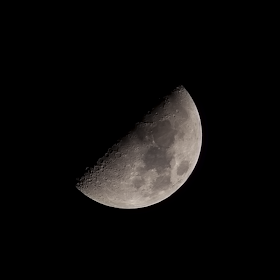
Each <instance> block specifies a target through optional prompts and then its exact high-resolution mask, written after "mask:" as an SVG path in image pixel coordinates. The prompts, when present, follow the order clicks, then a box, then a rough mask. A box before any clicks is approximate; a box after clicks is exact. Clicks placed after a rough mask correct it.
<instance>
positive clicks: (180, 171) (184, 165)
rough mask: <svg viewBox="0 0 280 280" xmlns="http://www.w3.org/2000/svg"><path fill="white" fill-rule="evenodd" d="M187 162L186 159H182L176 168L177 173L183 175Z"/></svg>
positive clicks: (187, 167) (187, 165) (187, 166)
mask: <svg viewBox="0 0 280 280" xmlns="http://www.w3.org/2000/svg"><path fill="white" fill-rule="evenodd" d="M189 165H190V164H189V162H188V161H187V160H183V161H182V162H181V163H180V165H179V166H178V168H177V175H180V176H181V175H183V174H185V173H186V172H187V171H188V170H189Z"/></svg>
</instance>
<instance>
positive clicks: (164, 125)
mask: <svg viewBox="0 0 280 280" xmlns="http://www.w3.org/2000/svg"><path fill="white" fill-rule="evenodd" d="M176 133H177V131H176V130H174V129H172V127H171V123H170V121H168V120H164V121H159V122H158V124H157V125H156V127H155V128H154V129H153V136H154V141H155V143H156V144H157V145H158V146H159V147H163V148H168V147H170V146H171V145H172V144H173V143H174V139H175V135H176Z"/></svg>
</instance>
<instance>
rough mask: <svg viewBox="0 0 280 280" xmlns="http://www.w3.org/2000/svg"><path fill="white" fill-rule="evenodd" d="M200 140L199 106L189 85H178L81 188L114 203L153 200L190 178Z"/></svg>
mask: <svg viewBox="0 0 280 280" xmlns="http://www.w3.org/2000/svg"><path fill="white" fill-rule="evenodd" d="M201 145H202V127H201V120H200V116H199V113H198V110H197V107H196V105H195V103H194V101H193V99H192V98H191V96H190V94H189V93H188V92H187V91H186V89H185V88H184V87H183V86H179V87H177V88H175V89H174V90H173V91H172V92H171V93H170V94H169V95H167V96H165V97H164V98H163V100H162V102H161V103H160V104H159V105H158V106H157V107H155V108H153V110H152V111H151V112H148V113H147V114H146V115H145V116H144V117H143V119H142V120H141V121H140V122H138V123H136V124H135V127H134V128H133V129H132V130H131V131H130V132H129V133H128V134H127V135H126V136H124V137H123V138H122V139H121V140H119V141H118V142H117V143H116V144H114V145H113V146H112V147H110V148H109V149H108V151H107V153H106V154H105V155H104V156H103V157H102V158H100V159H98V161H97V163H96V164H95V165H94V166H93V167H90V168H87V170H86V171H85V173H84V175H83V176H82V177H81V178H80V180H79V181H78V183H77V185H76V188H77V189H78V190H79V191H81V192H82V193H83V194H84V195H86V196H87V197H89V198H90V199H92V200H94V201H96V202H98V203H101V204H103V205H106V206H109V207H115V208H123V209H135V208H142V207H148V206H151V205H154V204H156V203H159V202H161V201H163V200H165V199H166V198H168V197H169V196H171V195H172V194H173V193H174V192H176V191H177V190H178V189H179V188H180V187H181V186H182V185H183V184H184V183H185V182H186V181H187V179H188V178H189V176H190V175H191V173H192V172H193V170H194V168H195V166H196V164H197V161H198V158H199V154H200V151H201Z"/></svg>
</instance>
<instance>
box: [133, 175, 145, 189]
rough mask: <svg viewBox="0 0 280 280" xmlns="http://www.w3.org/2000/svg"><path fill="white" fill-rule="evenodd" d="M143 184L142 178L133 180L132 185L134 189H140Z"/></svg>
mask: <svg viewBox="0 0 280 280" xmlns="http://www.w3.org/2000/svg"><path fill="white" fill-rule="evenodd" d="M144 184H145V180H144V179H143V178H142V177H136V178H134V179H133V185H134V187H135V188H136V189H139V188H141V187H142V186H143V185H144Z"/></svg>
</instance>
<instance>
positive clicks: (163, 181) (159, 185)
mask: <svg viewBox="0 0 280 280" xmlns="http://www.w3.org/2000/svg"><path fill="white" fill-rule="evenodd" d="M170 185H171V181H170V174H168V175H166V174H165V175H161V176H158V177H157V178H156V181H155V182H154V184H153V189H155V190H159V191H161V190H167V189H168V188H169V186H170Z"/></svg>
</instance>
